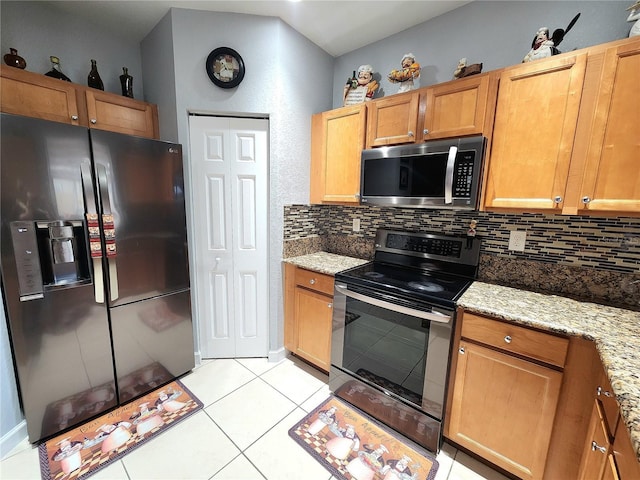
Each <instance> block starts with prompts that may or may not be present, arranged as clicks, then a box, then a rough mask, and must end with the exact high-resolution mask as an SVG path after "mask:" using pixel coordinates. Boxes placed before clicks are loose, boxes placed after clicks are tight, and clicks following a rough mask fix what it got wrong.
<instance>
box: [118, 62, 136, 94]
mask: <svg viewBox="0 0 640 480" xmlns="http://www.w3.org/2000/svg"><path fill="white" fill-rule="evenodd" d="M120 85H122V96H123V97H129V98H133V77H132V76H131V75H129V69H128V68H127V67H122V75H120Z"/></svg>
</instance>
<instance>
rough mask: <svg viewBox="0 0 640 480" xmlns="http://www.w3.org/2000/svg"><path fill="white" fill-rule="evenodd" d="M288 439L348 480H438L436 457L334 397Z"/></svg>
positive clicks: (334, 473)
mask: <svg viewBox="0 0 640 480" xmlns="http://www.w3.org/2000/svg"><path fill="white" fill-rule="evenodd" d="M289 436H291V438H293V439H294V440H295V441H296V442H298V444H299V445H301V446H302V447H303V448H304V449H305V450H306V451H307V452H308V453H309V454H311V456H313V458H315V459H316V460H317V461H318V462H320V463H321V464H322V465H323V466H324V467H325V468H326V469H327V470H328V471H329V472H331V474H332V475H334V476H335V477H337V478H339V479H343V480H433V478H435V475H436V472H437V470H438V461H437V460H436V459H435V458H434V456H433V454H431V453H429V452H427V451H426V450H424V449H423V448H421V447H419V446H417V445H416V444H414V443H413V442H411V441H410V440H407V439H404V438H403V437H402V436H401V435H399V434H398V433H396V432H394V431H393V430H391V429H389V428H386V427H385V426H383V425H381V424H380V423H378V422H376V421H375V420H374V419H372V418H371V417H369V416H368V415H366V414H365V413H363V412H361V411H359V410H357V409H356V408H354V407H352V406H350V405H349V404H347V403H346V402H343V401H342V400H340V399H338V398H337V397H334V396H330V397H329V398H328V399H327V400H326V401H324V402H323V403H322V404H321V405H319V406H318V407H316V408H315V409H314V410H313V412H311V413H310V414H308V415H307V416H305V417H304V418H303V419H302V420H300V421H299V422H298V423H297V424H296V425H294V426H293V427H291V429H290V430H289Z"/></svg>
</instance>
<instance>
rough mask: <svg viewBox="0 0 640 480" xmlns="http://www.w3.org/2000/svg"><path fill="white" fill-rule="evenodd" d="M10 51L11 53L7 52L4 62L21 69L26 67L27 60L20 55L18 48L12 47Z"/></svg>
mask: <svg viewBox="0 0 640 480" xmlns="http://www.w3.org/2000/svg"><path fill="white" fill-rule="evenodd" d="M9 52H10V53H7V54H5V56H4V63H6V64H7V65H9V66H10V67H16V68H20V69H24V68H26V66H27V62H26V61H25V60H24V58H22V57H21V56H20V55H18V50H16V49H15V48H10V49H9Z"/></svg>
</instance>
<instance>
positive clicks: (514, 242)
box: [509, 230, 527, 252]
mask: <svg viewBox="0 0 640 480" xmlns="http://www.w3.org/2000/svg"><path fill="white" fill-rule="evenodd" d="M526 241H527V232H523V231H520V230H511V232H509V250H513V251H515V252H524V244H525V242H526Z"/></svg>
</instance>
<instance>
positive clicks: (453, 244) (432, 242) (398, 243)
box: [386, 233, 462, 258]
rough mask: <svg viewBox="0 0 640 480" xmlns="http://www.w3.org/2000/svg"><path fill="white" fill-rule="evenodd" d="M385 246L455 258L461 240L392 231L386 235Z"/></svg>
mask: <svg viewBox="0 0 640 480" xmlns="http://www.w3.org/2000/svg"><path fill="white" fill-rule="evenodd" d="M386 247H387V248H393V249H394V250H403V251H406V252H418V253H426V254H428V255H439V256H441V257H456V258H457V257H460V252H461V251H462V241H461V240H459V239H444V238H434V237H417V236H411V235H402V234H393V233H392V234H389V235H387V242H386Z"/></svg>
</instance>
